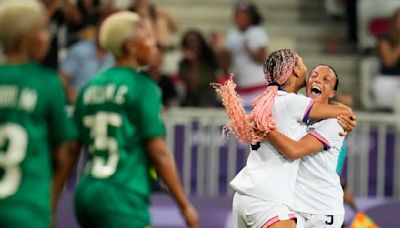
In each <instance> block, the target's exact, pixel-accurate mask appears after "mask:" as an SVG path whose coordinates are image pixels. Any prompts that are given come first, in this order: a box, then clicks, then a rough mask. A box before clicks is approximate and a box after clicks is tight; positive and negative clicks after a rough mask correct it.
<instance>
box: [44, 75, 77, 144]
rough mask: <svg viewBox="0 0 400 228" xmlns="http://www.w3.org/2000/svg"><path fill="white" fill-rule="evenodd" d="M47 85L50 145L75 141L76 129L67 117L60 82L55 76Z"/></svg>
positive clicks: (64, 98)
mask: <svg viewBox="0 0 400 228" xmlns="http://www.w3.org/2000/svg"><path fill="white" fill-rule="evenodd" d="M51 77H52V78H50V80H51V81H52V83H51V84H50V85H49V87H48V88H47V89H48V94H49V99H50V100H49V104H48V121H49V125H48V130H49V137H50V141H51V143H52V145H58V144H60V143H62V142H64V141H68V140H74V139H76V134H77V132H76V129H75V125H74V123H73V120H72V118H71V116H70V117H68V113H67V105H66V97H65V94H64V89H63V87H62V86H61V82H60V80H59V79H58V77H57V76H51Z"/></svg>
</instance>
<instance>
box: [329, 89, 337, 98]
mask: <svg viewBox="0 0 400 228" xmlns="http://www.w3.org/2000/svg"><path fill="white" fill-rule="evenodd" d="M335 96H336V91H335V90H332V91H331V92H330V93H329V99H332V98H334V97H335Z"/></svg>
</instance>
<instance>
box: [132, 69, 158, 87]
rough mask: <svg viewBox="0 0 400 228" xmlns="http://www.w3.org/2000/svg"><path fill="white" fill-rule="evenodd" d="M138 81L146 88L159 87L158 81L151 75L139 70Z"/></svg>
mask: <svg viewBox="0 0 400 228" xmlns="http://www.w3.org/2000/svg"><path fill="white" fill-rule="evenodd" d="M137 79H138V83H139V84H140V85H142V86H143V87H144V88H148V89H158V85H157V82H156V81H155V80H154V79H152V78H151V77H150V75H148V74H146V73H144V72H139V73H138V74H137Z"/></svg>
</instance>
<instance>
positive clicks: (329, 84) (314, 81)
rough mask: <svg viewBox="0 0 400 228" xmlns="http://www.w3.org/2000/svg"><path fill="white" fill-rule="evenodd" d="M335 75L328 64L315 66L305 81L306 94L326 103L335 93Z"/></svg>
mask: <svg viewBox="0 0 400 228" xmlns="http://www.w3.org/2000/svg"><path fill="white" fill-rule="evenodd" d="M335 84H336V76H335V73H334V72H333V71H332V69H331V68H329V67H328V66H317V67H316V68H314V69H313V71H312V72H311V74H310V77H309V78H308V81H307V89H306V90H307V96H309V97H311V98H313V99H315V100H316V101H318V102H322V103H327V102H328V101H329V99H331V98H333V97H334V96H335V94H336V92H335V90H334V87H335Z"/></svg>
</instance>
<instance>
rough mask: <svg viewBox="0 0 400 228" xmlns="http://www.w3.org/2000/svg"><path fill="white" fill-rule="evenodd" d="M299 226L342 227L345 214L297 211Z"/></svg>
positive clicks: (308, 227) (305, 227)
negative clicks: (315, 213) (318, 213)
mask: <svg viewBox="0 0 400 228" xmlns="http://www.w3.org/2000/svg"><path fill="white" fill-rule="evenodd" d="M296 216H297V228H341V227H342V225H343V221H344V215H314V214H307V213H301V212H296Z"/></svg>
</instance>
